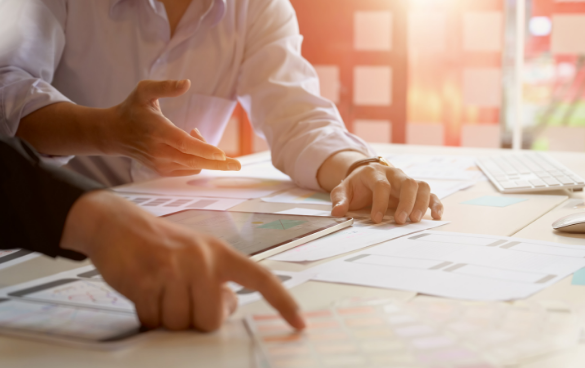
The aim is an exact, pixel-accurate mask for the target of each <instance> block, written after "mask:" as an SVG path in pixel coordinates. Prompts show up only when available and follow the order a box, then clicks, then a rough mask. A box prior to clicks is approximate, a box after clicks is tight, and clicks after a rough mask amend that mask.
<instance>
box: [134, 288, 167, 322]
mask: <svg viewBox="0 0 585 368" xmlns="http://www.w3.org/2000/svg"><path fill="white" fill-rule="evenodd" d="M160 297H161V294H160V291H158V290H156V291H154V290H148V291H143V292H141V293H140V294H139V295H137V296H136V298H133V299H134V300H132V301H133V302H134V306H135V308H136V314H137V315H138V319H139V320H140V323H141V324H142V325H143V326H145V327H147V328H157V327H159V326H160Z"/></svg>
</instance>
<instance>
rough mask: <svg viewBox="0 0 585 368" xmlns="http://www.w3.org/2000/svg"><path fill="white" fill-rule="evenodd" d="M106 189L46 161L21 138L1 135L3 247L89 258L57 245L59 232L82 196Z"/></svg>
mask: <svg viewBox="0 0 585 368" xmlns="http://www.w3.org/2000/svg"><path fill="white" fill-rule="evenodd" d="M102 188H103V187H102V186H101V185H100V184H98V183H96V182H94V181H92V180H89V179H87V178H85V177H83V176H81V175H78V174H75V173H74V172H72V171H69V170H65V169H62V168H59V167H57V166H53V165H51V164H47V163H44V162H43V161H42V160H41V159H40V157H39V155H38V153H37V152H36V151H35V150H34V149H33V148H32V147H31V146H30V145H29V144H28V143H26V142H25V141H23V140H21V139H19V138H2V137H0V249H14V248H22V249H27V250H31V251H35V252H39V253H43V254H46V255H48V256H51V257H57V256H61V257H65V258H70V259H74V260H83V259H85V256H84V255H83V254H80V253H78V252H74V251H71V250H65V249H61V248H60V247H59V243H60V241H61V234H62V232H63V227H64V226H65V220H66V218H67V214H68V213H69V209H70V208H71V207H72V206H73V203H74V202H75V201H76V200H77V199H78V198H79V197H80V196H81V195H82V194H84V193H86V192H88V191H91V190H96V189H102Z"/></svg>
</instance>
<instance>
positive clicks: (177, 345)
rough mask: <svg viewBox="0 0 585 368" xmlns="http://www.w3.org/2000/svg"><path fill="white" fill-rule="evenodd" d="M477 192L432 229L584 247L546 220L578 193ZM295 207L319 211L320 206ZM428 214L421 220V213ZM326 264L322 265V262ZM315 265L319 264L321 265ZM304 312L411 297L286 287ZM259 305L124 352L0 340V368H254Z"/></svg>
mask: <svg viewBox="0 0 585 368" xmlns="http://www.w3.org/2000/svg"><path fill="white" fill-rule="evenodd" d="M374 146H375V148H376V149H377V151H378V152H379V153H380V154H389V153H424V154H453V155H479V154H490V153H492V154H493V153H497V152H498V150H489V149H470V148H457V147H430V146H405V145H374ZM551 155H552V156H553V157H555V158H556V159H557V160H559V161H560V162H562V163H563V164H565V165H566V166H568V167H569V168H570V169H572V170H574V171H575V172H576V173H577V174H579V175H581V176H584V177H585V153H566V152H563V153H560V152H559V153H551ZM267 158H268V154H267V153H261V154H255V155H250V156H246V157H244V158H242V163H243V164H246V163H252V162H256V161H260V160H266V159H267ZM482 195H500V194H499V193H498V192H497V191H496V190H495V188H494V187H493V186H492V185H491V184H490V183H489V182H483V183H478V184H476V185H475V186H474V187H472V188H469V189H468V190H465V191H462V192H459V193H456V194H454V195H452V196H449V197H447V198H446V199H445V200H444V201H443V203H444V204H445V214H444V219H446V220H449V221H451V223H450V224H449V225H447V226H444V227H441V228H439V229H438V230H444V231H458V232H468V233H483V234H494V235H506V236H516V237H522V238H529V239H540V240H548V241H555V242H561V243H568V244H583V245H585V240H584V239H585V235H565V234H562V233H557V232H554V231H553V229H552V228H551V226H550V225H551V223H552V222H553V221H554V220H556V219H558V218H560V217H562V216H564V215H566V214H569V213H573V212H576V211H583V209H582V208H581V209H580V208H574V207H575V205H576V204H578V203H580V202H581V200H585V196H584V195H583V192H576V193H568V192H565V191H557V192H547V193H543V194H538V195H535V194H531V195H518V194H514V196H515V197H518V196H523V197H524V196H525V197H526V198H529V200H528V201H525V202H521V203H518V204H516V205H514V206H511V207H507V208H495V207H480V206H469V205H464V204H461V202H463V201H465V200H468V199H473V198H477V197H480V196H482ZM292 207H299V205H292V204H281V203H266V202H261V201H260V200H253V201H249V202H246V203H243V204H241V205H239V206H237V207H235V208H234V210H242V211H245V210H252V209H253V210H256V211H270V212H276V211H280V210H284V209H288V208H292ZM302 207H307V208H315V209H320V208H324V207H323V206H319V205H303V206H302ZM427 216H428V215H427ZM326 261H327V260H326ZM326 261H321V262H326ZM321 262H313V263H310V264H304V265H300V264H292V263H285V262H275V261H268V260H267V261H263V262H262V263H263V264H264V265H266V266H267V267H270V268H274V269H281V270H290V271H300V270H302V269H305V268H308V267H313V266H315V265H317V264H319V263H321ZM85 264H87V262H82V263H79V262H72V261H68V260H53V259H50V258H47V257H41V258H37V259H33V260H31V261H28V262H25V263H23V264H20V265H17V266H14V267H11V268H8V269H5V270H1V271H0V286H8V285H14V284H16V283H20V282H24V281H28V280H32V279H35V278H39V277H43V276H48V275H51V274H53V273H56V272H60V271H65V270H68V269H72V268H77V267H81V266H82V265H85ZM291 292H292V293H293V295H294V296H295V297H296V298H297V300H298V302H299V304H300V305H301V306H302V308H304V309H312V308H321V307H326V306H328V305H329V304H330V303H332V302H334V301H336V300H339V299H341V298H344V297H389V296H391V297H394V298H400V299H405V300H406V299H409V298H412V297H414V296H415V294H414V293H410V292H404V291H396V290H387V289H377V288H369V287H361V286H352V285H338V284H330V283H320V282H313V281H311V282H307V283H305V284H303V285H300V286H298V287H296V288H294V289H292V290H291ZM531 298H533V299H547V300H567V301H572V302H579V303H585V287H584V286H574V285H571V282H570V277H568V278H566V279H564V280H562V281H561V282H559V283H557V284H555V285H554V286H552V287H550V288H548V289H546V290H544V291H542V292H540V293H538V294H536V295H534V296H532V297H531ZM268 310H269V307H268V306H267V304H266V303H265V302H264V301H259V302H255V303H252V304H249V305H246V306H244V307H242V308H240V309H239V310H238V312H237V313H236V314H235V315H234V316H233V317H232V318H231V320H230V321H229V322H228V323H226V324H225V325H224V326H223V328H222V329H221V330H219V331H217V332H215V333H211V334H201V333H197V332H194V331H188V332H180V333H169V332H164V331H161V332H156V333H154V334H152V336H150V337H149V338H147V339H145V340H143V341H140V342H137V343H136V344H133V345H132V346H131V347H129V348H127V349H123V350H120V351H115V352H99V351H91V350H80V349H73V348H67V347H61V346H57V345H51V344H45V343H37V342H32V341H27V340H20V339H13V338H6V337H0V367H41V366H42V367H59V368H69V367H76V368H77V367H103V366H107V367H140V368H144V367H157V368H158V367H161V366H163V367H192V366H197V367H242V368H245V367H250V368H251V367H255V363H254V360H253V358H252V346H251V342H250V340H249V337H248V335H247V332H246V331H245V329H244V327H243V324H242V322H241V317H242V316H243V315H244V314H246V313H258V312H264V311H268ZM583 366H585V345H582V346H579V347H577V348H574V349H571V350H570V351H565V352H562V353H557V354H551V355H548V356H546V357H543V358H541V359H538V360H534V361H531V362H529V363H526V364H524V365H522V367H526V368H528V367H530V368H549V367H550V368H552V367H554V368H556V367H568V368H570V367H583Z"/></svg>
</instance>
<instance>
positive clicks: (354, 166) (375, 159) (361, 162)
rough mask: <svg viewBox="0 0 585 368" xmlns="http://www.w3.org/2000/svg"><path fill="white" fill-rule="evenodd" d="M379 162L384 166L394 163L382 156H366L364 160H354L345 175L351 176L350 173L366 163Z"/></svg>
mask: <svg viewBox="0 0 585 368" xmlns="http://www.w3.org/2000/svg"><path fill="white" fill-rule="evenodd" d="M373 162H375V163H377V164H380V165H383V166H388V167H392V165H390V163H389V162H388V161H386V159H385V158H384V157H382V156H378V157H372V158H366V159H363V160H359V161H356V162H354V163H353V164H352V165H351V166H350V167H349V169H347V174H345V177H346V178H347V177H348V176H349V174H351V173H352V172H353V171H354V170H355V169H357V168H358V167H360V166H364V165H368V164H371V163H373Z"/></svg>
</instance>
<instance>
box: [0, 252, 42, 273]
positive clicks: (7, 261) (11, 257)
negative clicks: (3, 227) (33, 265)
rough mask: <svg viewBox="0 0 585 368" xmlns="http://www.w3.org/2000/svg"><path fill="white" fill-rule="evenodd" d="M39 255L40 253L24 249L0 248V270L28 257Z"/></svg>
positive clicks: (26, 259)
mask: <svg viewBox="0 0 585 368" xmlns="http://www.w3.org/2000/svg"><path fill="white" fill-rule="evenodd" d="M40 255H41V254H40V253H35V252H31V251H28V250H24V249H4V250H0V270H2V269H4V268H8V267H11V266H14V265H17V264H19V263H22V262H25V261H28V260H29V259H33V258H36V257H39V256H40Z"/></svg>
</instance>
